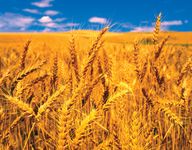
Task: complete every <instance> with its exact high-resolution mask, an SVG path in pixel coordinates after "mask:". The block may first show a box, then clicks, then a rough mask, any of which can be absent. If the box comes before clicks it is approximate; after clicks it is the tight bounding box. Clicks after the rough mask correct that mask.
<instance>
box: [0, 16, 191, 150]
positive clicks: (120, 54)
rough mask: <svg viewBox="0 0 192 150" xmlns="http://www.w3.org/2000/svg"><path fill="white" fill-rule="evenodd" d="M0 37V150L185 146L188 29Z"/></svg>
mask: <svg viewBox="0 0 192 150" xmlns="http://www.w3.org/2000/svg"><path fill="white" fill-rule="evenodd" d="M160 24H161V15H159V16H158V17H157V20H156V24H155V27H154V32H153V33H111V32H108V30H109V28H110V27H108V26H107V27H105V28H103V29H102V30H101V31H100V32H96V31H95V32H94V31H70V32H67V33H41V34H38V33H34V34H33V33H32V34H17V33H15V34H13V33H12V34H8V33H4V34H1V35H0V86H1V88H0V149H1V150H25V149H26V150H55V149H56V150H191V149H192V40H191V38H190V37H191V35H192V34H191V33H177V32H172V33H171V32H161V29H160Z"/></svg>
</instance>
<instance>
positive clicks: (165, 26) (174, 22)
mask: <svg viewBox="0 0 192 150" xmlns="http://www.w3.org/2000/svg"><path fill="white" fill-rule="evenodd" d="M154 25H155V23H152V26H135V27H133V28H132V29H131V31H130V32H152V31H153V29H154ZM181 25H183V21H182V20H171V21H163V22H161V30H162V31H167V30H170V28H171V27H172V26H181Z"/></svg>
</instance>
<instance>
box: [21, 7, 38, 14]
mask: <svg viewBox="0 0 192 150" xmlns="http://www.w3.org/2000/svg"><path fill="white" fill-rule="evenodd" d="M23 11H25V12H28V13H31V14H40V12H39V11H38V10H37V9H29V8H26V9H23Z"/></svg>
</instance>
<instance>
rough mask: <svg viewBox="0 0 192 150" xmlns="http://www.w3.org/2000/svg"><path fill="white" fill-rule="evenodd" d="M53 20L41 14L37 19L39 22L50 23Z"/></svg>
mask: <svg viewBox="0 0 192 150" xmlns="http://www.w3.org/2000/svg"><path fill="white" fill-rule="evenodd" d="M52 21H53V20H52V19H51V18H50V17H49V16H43V17H41V18H40V19H39V22H41V23H50V22H52Z"/></svg>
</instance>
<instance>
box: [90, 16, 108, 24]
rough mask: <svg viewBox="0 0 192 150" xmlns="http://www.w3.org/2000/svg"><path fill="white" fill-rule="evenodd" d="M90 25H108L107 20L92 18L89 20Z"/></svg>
mask: <svg viewBox="0 0 192 150" xmlns="http://www.w3.org/2000/svg"><path fill="white" fill-rule="evenodd" d="M89 22H90V23H99V24H106V23H107V19H106V18H101V17H91V18H90V19H89Z"/></svg>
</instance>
